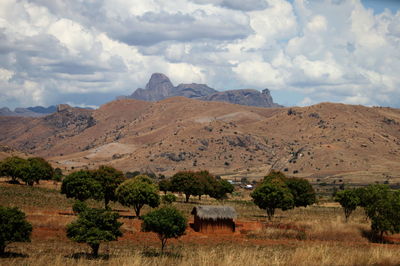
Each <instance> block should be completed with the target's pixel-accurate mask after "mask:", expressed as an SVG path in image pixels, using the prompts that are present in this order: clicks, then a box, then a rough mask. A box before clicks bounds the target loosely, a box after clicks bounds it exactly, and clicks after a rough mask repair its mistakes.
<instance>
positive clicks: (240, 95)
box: [127, 73, 282, 107]
mask: <svg viewBox="0 0 400 266" xmlns="http://www.w3.org/2000/svg"><path fill="white" fill-rule="evenodd" d="M173 96H183V97H186V98H192V99H199V100H203V101H217V102H228V103H235V104H241V105H248V106H258V107H282V106H281V105H279V104H276V103H274V101H273V99H272V96H271V94H270V91H269V90H268V89H265V90H263V91H262V92H259V91H257V90H253V89H245V90H229V91H221V92H219V91H217V90H215V89H213V88H210V87H208V86H207V85H205V84H197V83H191V84H179V85H178V86H176V87H174V86H173V85H172V83H171V81H170V80H169V78H168V77H167V76H165V75H164V74H161V73H154V74H153V75H152V76H151V78H150V80H149V82H148V83H147V85H146V87H145V89H141V88H139V89H137V90H136V91H135V92H134V93H132V95H131V96H129V97H127V98H133V99H137V100H144V101H159V100H163V99H166V98H169V97H173Z"/></svg>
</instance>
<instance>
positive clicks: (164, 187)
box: [158, 179, 171, 194]
mask: <svg viewBox="0 0 400 266" xmlns="http://www.w3.org/2000/svg"><path fill="white" fill-rule="evenodd" d="M158 187H159V189H160V191H162V192H164V194H167V192H168V191H170V190H171V182H170V181H169V180H168V179H163V180H161V181H160V182H158Z"/></svg>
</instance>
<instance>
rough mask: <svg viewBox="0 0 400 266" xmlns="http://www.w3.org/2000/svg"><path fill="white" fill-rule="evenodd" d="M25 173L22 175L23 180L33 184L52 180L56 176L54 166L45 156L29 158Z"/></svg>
mask: <svg viewBox="0 0 400 266" xmlns="http://www.w3.org/2000/svg"><path fill="white" fill-rule="evenodd" d="M27 161H28V164H27V167H28V169H26V170H25V171H24V174H23V175H22V176H21V179H22V181H24V182H25V183H26V184H28V185H30V186H33V183H39V181H40V180H41V179H42V180H50V179H52V178H53V176H54V169H53V167H52V166H51V165H50V164H49V163H48V162H47V161H46V160H45V159H43V158H40V157H33V158H29V159H28V160H27Z"/></svg>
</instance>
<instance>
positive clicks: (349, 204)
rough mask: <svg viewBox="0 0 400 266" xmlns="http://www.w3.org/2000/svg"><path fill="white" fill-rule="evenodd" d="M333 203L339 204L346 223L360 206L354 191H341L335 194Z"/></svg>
mask: <svg viewBox="0 0 400 266" xmlns="http://www.w3.org/2000/svg"><path fill="white" fill-rule="evenodd" d="M335 201H336V202H339V203H340V205H341V206H342V208H343V211H344V216H345V220H346V223H347V221H348V219H349V217H350V215H351V213H352V212H353V211H354V210H355V209H356V208H357V206H358V205H359V204H360V198H359V196H358V193H357V191H356V190H355V189H347V190H342V191H339V192H337V193H336V196H335Z"/></svg>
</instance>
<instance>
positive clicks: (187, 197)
mask: <svg viewBox="0 0 400 266" xmlns="http://www.w3.org/2000/svg"><path fill="white" fill-rule="evenodd" d="M189 198H190V194H185V202H186V203H188V202H189Z"/></svg>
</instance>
